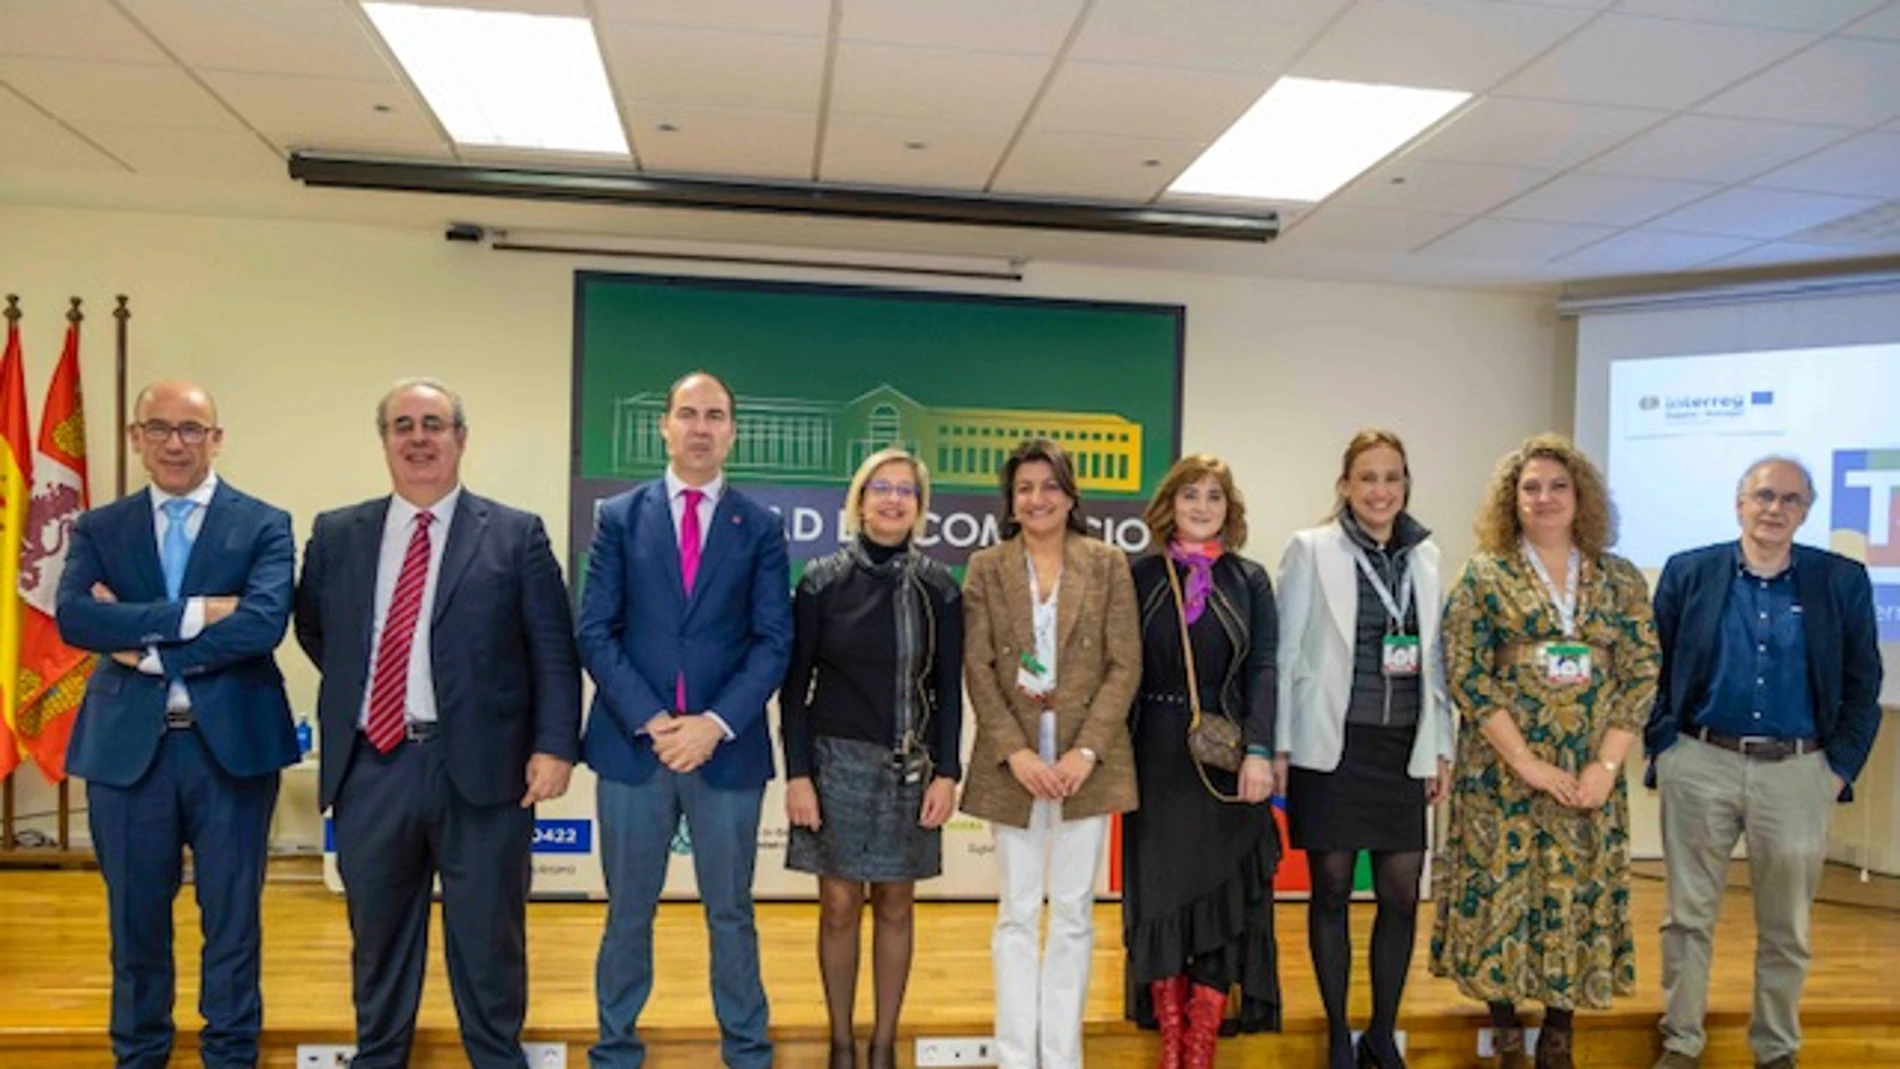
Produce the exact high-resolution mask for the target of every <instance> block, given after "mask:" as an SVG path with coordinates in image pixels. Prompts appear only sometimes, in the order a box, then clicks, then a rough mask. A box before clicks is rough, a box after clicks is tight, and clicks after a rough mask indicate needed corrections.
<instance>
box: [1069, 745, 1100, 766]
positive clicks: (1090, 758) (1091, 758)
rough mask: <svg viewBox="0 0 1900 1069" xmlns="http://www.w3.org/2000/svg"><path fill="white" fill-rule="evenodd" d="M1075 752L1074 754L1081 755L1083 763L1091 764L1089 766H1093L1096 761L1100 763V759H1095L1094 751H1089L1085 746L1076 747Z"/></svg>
mask: <svg viewBox="0 0 1900 1069" xmlns="http://www.w3.org/2000/svg"><path fill="white" fill-rule="evenodd" d="M1075 752H1076V753H1079V754H1081V755H1082V760H1084V761H1087V762H1088V763H1089V764H1091V765H1092V764H1094V763H1096V762H1097V761H1100V760H1101V758H1100V757H1097V756H1096V755H1095V751H1094V750H1091V749H1089V748H1088V747H1086V746H1078V747H1076V748H1075Z"/></svg>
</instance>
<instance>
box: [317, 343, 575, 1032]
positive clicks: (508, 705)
mask: <svg viewBox="0 0 1900 1069" xmlns="http://www.w3.org/2000/svg"><path fill="white" fill-rule="evenodd" d="M376 425H377V428H378V430H379V431H380V432H381V435H382V441H383V452H384V457H385V460H386V461H387V462H388V466H389V475H390V481H391V483H392V486H393V489H394V493H393V494H391V495H390V496H388V497H380V498H376V499H374V500H370V501H365V502H363V503H362V504H359V505H353V506H350V507H348V508H342V509H338V510H336V511H334V512H326V513H324V514H323V515H321V516H318V517H317V521H316V523H315V524H314V525H313V526H312V528H311V532H310V545H309V547H308V548H307V549H306V550H305V551H304V570H303V579H302V582H301V583H300V584H299V585H298V588H297V618H296V626H297V641H298V642H299V643H300V644H302V646H303V648H304V652H306V653H308V654H309V655H310V659H311V661H313V662H314V663H315V664H316V666H317V669H318V671H320V672H321V673H322V674H323V682H322V686H321V688H320V689H319V691H318V694H317V715H318V717H319V719H320V720H321V721H322V726H323V769H322V794H321V802H322V804H323V805H324V806H326V807H328V808H329V809H330V811H331V817H332V820H333V821H334V823H335V828H336V849H337V866H338V869H339V870H340V872H341V874H342V876H343V885H344V892H345V895H346V898H347V901H348V906H349V913H350V933H351V935H352V936H353V937H354V940H355V946H354V949H353V951H352V954H351V959H350V965H351V986H352V992H353V995H354V999H355V1002H356V1036H357V1054H356V1058H355V1060H354V1061H352V1062H351V1063H350V1064H351V1065H352V1066H354V1067H356V1069H397V1067H401V1066H405V1065H407V1064H409V1049H410V1045H411V1043H412V1042H413V1040H414V1038H415V1021H416V1007H417V1005H418V1003H419V1002H420V1001H421V998H422V978H423V972H424V965H425V961H426V958H427V956H428V935H429V900H430V892H431V888H432V885H433V883H434V882H435V880H436V879H437V878H438V877H439V878H440V879H441V882H442V931H443V938H444V941H445V942H446V943H447V953H446V957H447V960H448V972H449V990H450V991H451V992H452V993H453V994H454V996H455V1007H456V1013H457V1016H458V1017H459V1019H460V1021H461V1025H462V1048H463V1051H464V1052H465V1053H466V1054H467V1055H468V1060H469V1064H471V1065H472V1066H474V1067H475V1069H526V1067H527V1064H528V1063H527V1061H526V1059H525V1058H524V1056H523V1054H522V1051H521V1027H522V1022H523V1020H524V1019H525V1017H526V1015H527V1003H528V961H527V900H528V881H529V876H530V862H529V849H530V844H531V840H532V836H533V833H534V806H535V803H537V802H542V801H546V800H548V799H550V798H557V797H559V796H560V795H561V794H562V793H564V792H565V791H566V790H567V781H568V774H569V772H570V771H571V770H572V768H573V764H574V761H575V760H576V759H577V758H578V756H579V749H580V714H581V700H580V666H579V663H578V661H577V660H576V657H575V652H574V632H573V615H572V614H571V613H570V611H569V609H568V600H567V588H566V587H565V586H564V585H563V583H562V581H561V570H560V566H559V565H557V564H556V563H555V560H554V554H553V551H552V550H551V549H550V548H549V546H548V537H547V533H546V532H545V531H544V530H543V529H542V526H541V520H540V518H539V517H537V516H535V515H533V514H532V513H527V512H522V511H519V510H517V509H511V508H508V507H507V506H505V505H502V504H499V503H497V502H494V501H490V500H488V499H487V498H484V497H477V496H476V495H475V494H473V493H470V492H469V491H467V490H466V489H464V488H463V487H462V483H461V458H462V451H463V448H464V447H465V446H466V445H467V442H468V419H467V416H466V414H465V412H464V410H463V407H462V400H461V398H459V397H457V396H456V395H455V394H454V393H453V392H451V391H450V390H449V388H448V387H447V386H444V385H443V384H441V383H440V382H437V381H435V380H433V379H406V380H404V381H402V382H399V383H397V384H396V386H395V387H394V388H393V389H391V390H390V392H389V393H387V394H385V395H384V397H383V399H382V400H381V402H379V403H378V404H377V406H376Z"/></svg>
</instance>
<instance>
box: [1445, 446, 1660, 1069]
mask: <svg viewBox="0 0 1900 1069" xmlns="http://www.w3.org/2000/svg"><path fill="white" fill-rule="evenodd" d="M1612 527H1613V520H1612V517H1611V513H1610V503H1609V495H1608V493H1607V491H1606V490H1605V489H1604V484H1603V478H1602V476H1601V474H1599V473H1598V471H1597V469H1596V467H1595V466H1594V465H1592V464H1591V463H1590V461H1589V459H1588V458H1587V457H1585V456H1584V455H1583V454H1582V453H1581V452H1579V451H1578V450H1577V449H1576V447H1575V446H1573V445H1571V444H1570V443H1569V442H1568V441H1566V440H1565V439H1563V438H1560V437H1558V436H1556V435H1539V436H1537V437H1534V438H1531V439H1529V440H1528V441H1526V442H1525V443H1524V444H1523V445H1522V446H1520V447H1519V448H1518V449H1516V450H1515V451H1513V452H1511V453H1509V454H1507V455H1506V456H1505V457H1504V459H1503V460H1502V461H1501V462H1500V463H1499V465H1498V469H1497V473H1496V474H1495V476H1494V477H1493V479H1492V483H1491V488H1490V491H1489V492H1488V493H1487V495H1486V499H1485V505H1484V506H1483V508H1482V509H1481V510H1480V513H1479V517H1478V523H1477V535H1478V552H1477V553H1476V554H1475V555H1474V556H1473V557H1472V559H1471V561H1470V563H1468V564H1467V565H1466V566H1465V570H1464V574H1463V576H1462V577H1461V578H1460V579H1459V581H1458V584H1457V586H1456V587H1455V588H1454V589H1453V590H1452V592H1451V595H1450V597H1449V599H1448V602H1447V604H1446V607H1445V623H1444V643H1445V655H1446V658H1447V665H1446V669H1447V672H1446V674H1447V678H1448V681H1449V685H1450V688H1451V695H1452V700H1453V703H1454V704H1455V705H1456V706H1457V707H1458V710H1459V714H1460V717H1461V719H1462V720H1463V722H1464V723H1465V725H1466V726H1467V728H1468V729H1475V730H1465V731H1463V732H1462V733H1461V737H1460V739H1459V744H1458V759H1457V762H1456V773H1455V776H1454V780H1453V785H1452V794H1451V813H1450V821H1449V829H1448V831H1447V834H1446V838H1445V843H1444V848H1443V851H1442V855H1441V858H1440V861H1439V864H1438V865H1437V866H1435V883H1436V886H1435V892H1436V895H1435V897H1436V899H1437V910H1438V913H1437V923H1436V925H1435V928H1434V930H1433V932H1432V952H1431V957H1432V961H1431V965H1432V971H1433V973H1435V974H1437V975H1439V976H1450V977H1452V978H1454V979H1455V980H1456V981H1457V982H1458V989H1459V990H1460V991H1462V992H1464V993H1465V994H1466V995H1468V996H1470V997H1472V998H1477V999H1482V1000H1484V1001H1485V1002H1486V1003H1487V1004H1488V1005H1489V1008H1490V1011H1491V1017H1492V1022H1493V1024H1494V1026H1495V1027H1496V1028H1497V1037H1498V1038H1497V1044H1496V1052H1497V1053H1496V1060H1495V1062H1494V1064H1495V1065H1497V1066H1499V1067H1500V1069H1502V1067H1513V1069H1515V1067H1521V1066H1523V1065H1524V1064H1525V1061H1524V1033H1523V1029H1522V1026H1521V1024H1520V1022H1519V1020H1518V1017H1517V1003H1519V1002H1523V1001H1533V1002H1541V1003H1543V1005H1544V1007H1545V1014H1544V1021H1543V1032H1542V1036H1541V1038H1540V1039H1539V1041H1538V1044H1537V1061H1536V1064H1537V1065H1538V1066H1539V1067H1540V1069H1542V1067H1546V1066H1548V1067H1555V1069H1568V1067H1569V1066H1570V1065H1571V1064H1572V1062H1571V1053H1570V1051H1571V1039H1572V1031H1571V1027H1572V1020H1571V1015H1572V1012H1573V1011H1574V1010H1576V1009H1578V1008H1579V1007H1585V1008H1589V1009H1606V1008H1608V1007H1609V1005H1610V1000H1611V998H1612V997H1613V996H1616V995H1626V994H1629V993H1630V991H1631V990H1633V989H1634V987H1635V982H1636V951H1635V943H1634V939H1633V938H1632V935H1631V930H1630V917H1629V807H1628V799H1627V796H1626V794H1625V791H1624V784H1623V780H1622V778H1621V776H1620V775H1619V773H1620V770H1621V768H1622V766H1623V761H1624V758H1625V756H1626V755H1627V754H1628V753H1629V750H1630V747H1631V746H1632V745H1634V743H1635V741H1636V738H1637V734H1638V733H1639V732H1640V731H1641V730H1642V725H1643V721H1644V718H1645V717H1646V716H1647V714H1648V710H1649V706H1650V700H1651V698H1652V696H1653V695H1654V693H1655V689H1656V677H1657V673H1658V670H1659V668H1660V665H1661V655H1660V653H1659V651H1658V648H1657V644H1656V627H1655V620H1654V618H1653V617H1652V616H1651V614H1650V607H1649V590H1648V585H1647V584H1646V583H1645V582H1644V579H1643V576H1642V574H1641V573H1640V572H1638V571H1637V570H1636V568H1635V566H1633V565H1631V564H1630V563H1629V562H1628V561H1626V560H1624V559H1623V558H1621V557H1617V556H1614V555H1612V554H1610V553H1608V552H1607V551H1606V547H1608V546H1609V544H1610V543H1611V542H1612V541H1613V540H1614V537H1615V536H1614V532H1613V530H1612Z"/></svg>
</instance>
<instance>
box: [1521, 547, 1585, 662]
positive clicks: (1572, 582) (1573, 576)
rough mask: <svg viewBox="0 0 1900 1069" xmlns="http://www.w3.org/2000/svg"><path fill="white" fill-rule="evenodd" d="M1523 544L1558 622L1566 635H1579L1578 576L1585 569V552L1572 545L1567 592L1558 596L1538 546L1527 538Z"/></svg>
mask: <svg viewBox="0 0 1900 1069" xmlns="http://www.w3.org/2000/svg"><path fill="white" fill-rule="evenodd" d="M1523 545H1524V555H1525V556H1526V557H1529V558H1530V560H1531V570H1532V571H1535V572H1536V573H1537V578H1538V579H1539V580H1541V581H1542V582H1543V584H1544V592H1545V593H1546V594H1549V595H1550V604H1551V607H1552V608H1554V609H1556V610H1557V623H1558V624H1559V625H1560V626H1562V627H1563V629H1564V637H1565V638H1575V637H1577V578H1578V576H1579V575H1580V574H1581V572H1582V570H1583V554H1581V553H1579V552H1577V547H1575V546H1572V547H1570V564H1569V567H1568V569H1567V570H1566V574H1565V588H1566V591H1567V592H1566V593H1565V595H1564V596H1563V597H1558V596H1557V584H1555V583H1553V582H1551V581H1550V571H1549V569H1547V568H1545V567H1544V562H1543V560H1542V558H1540V557H1538V555H1537V550H1536V548H1535V547H1533V546H1532V545H1531V543H1530V540H1529V539H1525V540H1524V543H1523Z"/></svg>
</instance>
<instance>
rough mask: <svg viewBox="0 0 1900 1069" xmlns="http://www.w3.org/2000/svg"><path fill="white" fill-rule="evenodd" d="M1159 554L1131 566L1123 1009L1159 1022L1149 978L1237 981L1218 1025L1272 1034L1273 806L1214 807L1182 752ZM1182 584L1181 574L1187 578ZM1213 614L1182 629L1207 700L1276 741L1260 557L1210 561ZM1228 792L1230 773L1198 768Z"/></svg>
mask: <svg viewBox="0 0 1900 1069" xmlns="http://www.w3.org/2000/svg"><path fill="white" fill-rule="evenodd" d="M1165 567H1166V561H1165V558H1163V557H1160V556H1148V557H1144V558H1142V559H1141V560H1138V561H1136V562H1135V564H1134V568H1133V571H1134V579H1135V595H1136V598H1137V599H1138V603H1139V604H1140V607H1141V645H1142V677H1141V692H1140V694H1139V696H1138V697H1137V698H1136V700H1135V708H1134V709H1133V710H1132V712H1131V715H1130V724H1129V727H1130V736H1131V738H1132V740H1133V743H1134V753H1135V776H1136V779H1137V781H1138V782H1139V784H1140V788H1141V808H1139V809H1137V810H1135V811H1133V812H1131V813H1128V814H1126V815H1125V816H1124V817H1123V818H1122V821H1123V823H1122V828H1123V842H1122V942H1123V945H1124V946H1125V947H1126V948H1127V951H1128V966H1127V969H1126V970H1125V978H1126V979H1125V983H1126V991H1125V994H1124V1010H1123V1012H1124V1015H1125V1016H1126V1017H1127V1018H1128V1019H1130V1020H1133V1021H1136V1022H1137V1023H1139V1024H1140V1025H1141V1026H1142V1027H1143V1028H1153V1027H1154V1025H1155V1021H1154V1010H1153V1005H1152V1003H1151V1000H1150V998H1149V993H1148V985H1149V984H1150V983H1152V982H1153V981H1156V980H1162V979H1166V978H1168V977H1170V976H1179V975H1182V974H1183V973H1185V974H1186V975H1187V976H1188V977H1189V978H1190V979H1192V980H1193V981H1194V982H1195V983H1198V984H1203V985H1206V986H1209V987H1217V988H1221V989H1223V990H1227V989H1230V988H1232V987H1234V986H1236V985H1237V986H1238V987H1239V988H1240V995H1241V998H1240V1015H1239V1018H1238V1019H1237V1020H1230V1021H1228V1022H1227V1023H1226V1025H1225V1027H1224V1028H1223V1031H1226V1032H1229V1033H1231V1032H1233V1031H1246V1032H1258V1031H1276V1032H1277V1031H1279V1029H1280V981H1279V968H1278V961H1277V957H1278V952H1277V949H1276V947H1275V943H1274V936H1273V873H1274V869H1275V868H1276V866H1277V865H1278V863H1279V857H1280V840H1279V833H1278V830H1277V829H1276V827H1275V825H1274V822H1273V810H1272V806H1271V803H1266V802H1263V803H1260V804H1258V805H1246V804H1242V803H1234V802H1222V801H1219V800H1217V799H1215V798H1214V796H1213V794H1212V793H1211V792H1209V790H1208V788H1207V784H1203V783H1202V781H1201V774H1200V772H1199V771H1197V769H1196V765H1195V762H1194V760H1193V758H1192V757H1191V756H1190V754H1189V752H1188V746H1187V730H1188V720H1189V709H1188V705H1187V700H1186V698H1187V674H1186V670H1185V667H1184V663H1185V662H1184V661H1183V659H1182V655H1181V628H1180V623H1179V618H1178V617H1177V615H1176V610H1175V607H1174V599H1173V595H1172V594H1171V593H1170V591H1169V587H1168V579H1167V572H1166V571H1165V570H1164V569H1165ZM1183 579H1184V581H1185V574H1184V575H1183ZM1213 580H1214V586H1213V590H1212V592H1211V593H1210V594H1209V596H1208V599H1207V608H1206V610H1205V611H1204V612H1203V613H1202V614H1201V616H1200V618H1199V619H1198V620H1196V621H1195V622H1194V624H1193V626H1192V627H1190V628H1189V631H1188V639H1189V641H1190V642H1191V643H1192V644H1193V646H1194V654H1195V672H1196V673H1197V674H1198V676H1199V682H1200V687H1201V693H1202V708H1203V710H1204V712H1207V713H1211V712H1213V711H1214V710H1217V709H1218V710H1220V711H1221V712H1223V713H1224V714H1226V715H1229V716H1231V717H1233V718H1234V719H1236V720H1238V721H1240V723H1241V725H1242V729H1243V734H1244V735H1245V738H1246V741H1247V743H1248V745H1252V746H1262V747H1266V748H1267V750H1268V752H1271V751H1272V747H1273V715H1274V703H1275V698H1276V693H1275V687H1274V667H1273V659H1274V652H1275V650H1274V645H1275V641H1276V631H1277V628H1276V626H1275V617H1274V604H1273V588H1272V584H1271V582H1270V580H1268V578H1267V573H1266V570H1265V569H1263V568H1261V567H1260V565H1258V564H1256V563H1254V562H1252V561H1248V560H1244V559H1242V558H1240V557H1237V556H1234V555H1232V554H1227V555H1225V556H1223V557H1221V558H1220V559H1219V560H1217V561H1216V562H1215V563H1214V566H1213ZM1205 771H1206V773H1207V776H1208V779H1209V780H1210V781H1211V783H1212V786H1213V787H1214V788H1215V789H1216V790H1218V791H1220V792H1221V793H1222V794H1227V795H1232V794H1234V793H1236V789H1237V786H1238V785H1237V782H1236V781H1237V777H1236V776H1235V775H1234V774H1233V773H1231V772H1222V771H1220V770H1219V769H1214V768H1208V769H1206V770H1205Z"/></svg>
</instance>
